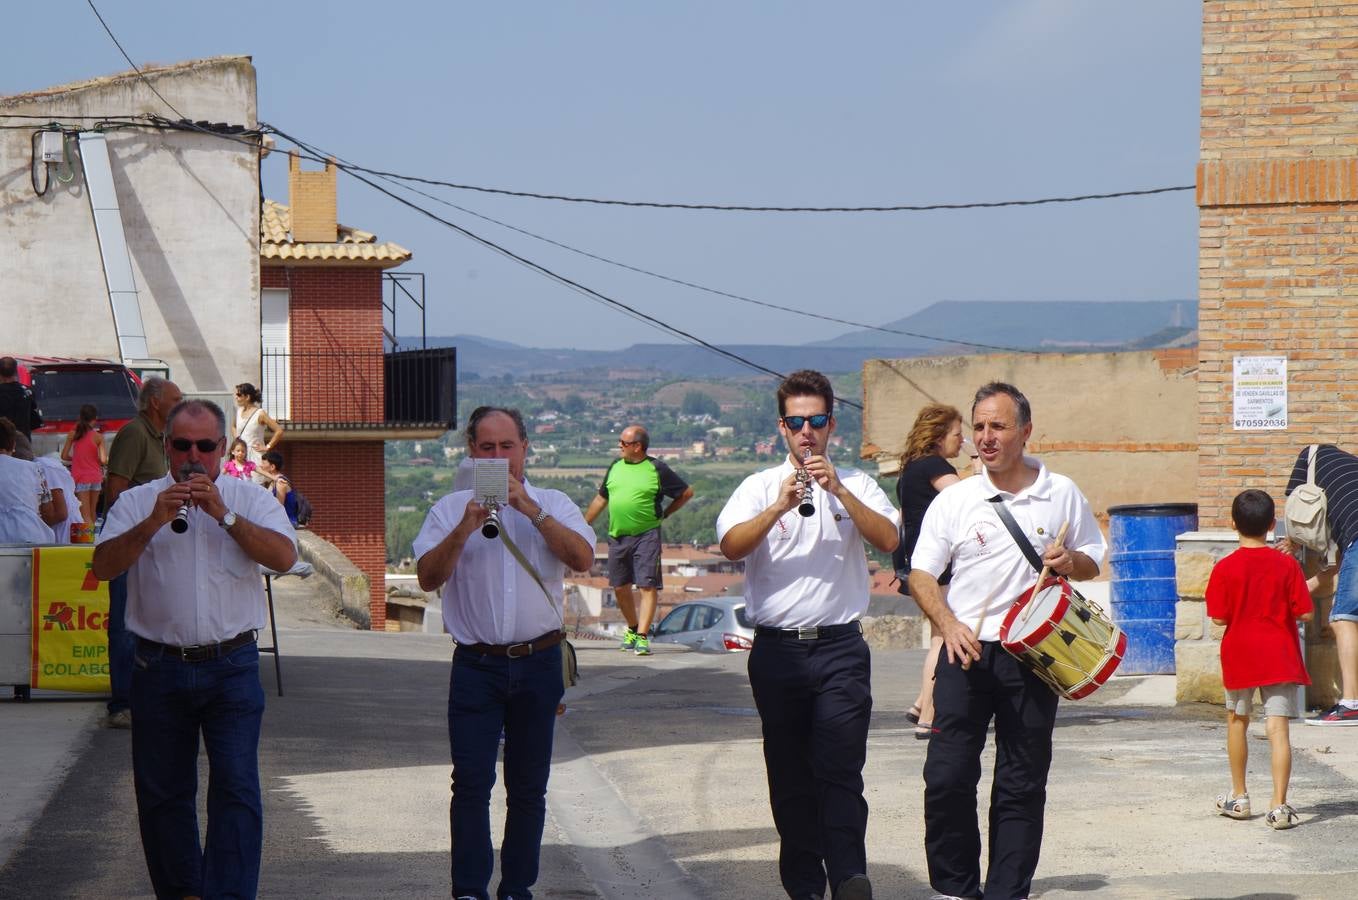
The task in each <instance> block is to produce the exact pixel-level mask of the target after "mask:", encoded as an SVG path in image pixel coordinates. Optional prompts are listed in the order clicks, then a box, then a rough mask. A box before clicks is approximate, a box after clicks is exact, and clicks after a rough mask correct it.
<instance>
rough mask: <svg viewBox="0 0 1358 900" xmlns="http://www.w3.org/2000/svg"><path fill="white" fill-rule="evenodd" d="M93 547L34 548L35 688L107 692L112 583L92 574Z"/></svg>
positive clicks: (33, 669) (32, 675) (32, 682)
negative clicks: (109, 612) (110, 591)
mask: <svg viewBox="0 0 1358 900" xmlns="http://www.w3.org/2000/svg"><path fill="white" fill-rule="evenodd" d="M93 560H94V548H93V547H91V546H89V545H86V546H83V547H77V546H70V547H34V548H33V668H32V673H31V679H32V680H31V682H30V683H31V684H32V686H33V687H35V688H45V689H47V690H55V691H80V692H83V693H108V691H109V671H108V584H106V583H105V582H102V581H99V580H98V579H96V578H95V577H94V573H93V572H92V571H91V568H90V567H91V564H92V562H93Z"/></svg>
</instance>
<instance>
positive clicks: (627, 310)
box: [269, 126, 863, 410]
mask: <svg viewBox="0 0 1358 900" xmlns="http://www.w3.org/2000/svg"><path fill="white" fill-rule="evenodd" d="M269 128H270V130H271V131H273V132H274V133H275V134H277V135H279V136H280V137H283V138H286V139H287V140H289V141H291V142H292V143H294V144H296V145H297V146H298V147H301V148H303V149H304V150H306V151H307V152H309V153H313V154H318V153H319V152H320V151H318V150H317V149H316V148H315V147H312V146H310V145H309V144H307V143H305V142H304V141H301V140H298V139H297V138H295V137H293V136H292V135H290V134H288V133H287V132H285V131H282V130H280V129H278V128H276V127H273V126H269ZM335 165H336V166H337V167H338V168H340V169H342V170H343V171H344V172H345V173H346V174H347V175H349V177H351V178H354V179H357V180H358V181H361V182H363V183H364V184H366V185H368V187H370V188H372V189H373V190H375V191H377V192H378V193H381V194H385V195H386V196H388V197H390V198H391V199H393V200H395V201H396V202H397V203H400V204H402V205H404V206H408V207H410V208H411V209H413V210H415V211H416V212H418V213H421V214H422V215H425V216H427V217H429V218H430V219H433V220H434V221H436V222H439V223H441V224H442V225H445V226H447V227H448V228H451V229H453V230H454V231H456V232H457V233H458V234H461V235H462V236H463V237H466V238H468V239H470V240H472V241H475V242H476V243H478V244H481V245H482V246H484V247H487V248H489V249H491V250H493V251H495V252H496V253H499V254H500V255H502V256H504V257H506V258H508V259H510V260H512V261H513V262H516V263H518V264H519V265H521V266H524V267H525V268H528V269H531V270H532V271H535V272H537V273H538V274H540V275H543V276H545V277H547V278H550V279H551V280H553V281H555V282H557V283H558V284H562V285H564V286H566V287H568V288H570V289H571V290H573V291H576V292H578V293H581V294H584V295H585V296H587V297H589V298H590V299H593V300H595V301H596V302H601V303H605V304H607V305H609V306H611V307H613V308H615V309H617V310H620V311H622V312H623V313H624V314H626V315H629V316H631V317H632V318H634V319H637V320H639V321H643V322H646V323H647V324H649V325H651V326H652V327H654V328H657V329H658V330H660V331H663V332H665V333H667V334H671V335H674V336H675V337H679V338H681V339H683V340H685V341H687V342H689V343H691V344H695V345H697V346H700V347H703V348H704V349H706V350H708V351H710V352H712V353H715V354H717V355H719V356H722V357H725V358H726V359H728V360H731V361H732V362H735V363H738V364H740V365H742V366H745V367H746V368H749V369H753V370H754V371H756V372H759V373H761V374H764V375H771V376H773V377H774V378H778V379H782V378H784V377H785V376H784V375H783V373H781V372H778V371H776V370H774V369H770V368H768V367H767V366H764V365H761V364H759V363H757V362H755V361H753V360H751V359H746V358H745V357H743V356H741V355H740V354H738V353H734V352H732V351H730V350H727V349H725V348H723V347H718V346H717V345H715V344H712V343H710V342H708V341H705V340H703V339H702V338H700V337H698V336H697V335H694V334H691V333H689V332H687V331H684V330H683V329H681V328H678V327H677V326H674V325H670V324H669V323H668V322H664V321H662V320H661V319H658V318H656V317H655V316H652V315H650V314H648V313H644V312H642V311H641V310H639V309H637V308H636V307H634V306H630V305H628V304H626V303H623V302H622V301H621V300H616V299H614V298H612V297H609V296H607V295H605V294H603V293H600V292H599V291H596V290H594V289H593V288H590V287H587V286H585V285H583V284H581V283H580V282H578V281H575V280H573V279H570V278H567V277H566V276H565V275H562V274H560V273H558V272H555V271H553V270H551V269H549V268H547V267H546V266H543V265H541V264H539V263H536V262H533V261H532V260H530V259H528V258H527V257H524V256H520V255H519V254H517V253H515V252H514V251H512V250H510V249H508V248H507V247H503V246H501V245H500V244H497V243H495V242H494V241H492V240H490V239H488V238H484V237H482V236H481V235H479V234H477V233H475V232H473V231H471V230H469V229H467V228H464V227H462V226H461V225H458V224H457V223H455V222H452V221H450V220H448V219H445V218H443V217H442V216H440V215H438V214H437V213H435V212H432V211H431V210H428V209H425V208H424V207H423V206H420V205H419V204H418V203H416V202H414V201H413V200H408V199H406V198H405V197H402V196H401V195H400V194H396V193H393V192H392V191H389V190H387V189H386V188H384V187H382V186H381V185H380V184H377V183H375V182H373V181H370V180H369V179H367V178H364V177H363V176H362V175H360V174H358V173H357V172H355V171H352V170H351V167H349V166H346V165H341V164H340V163H339V162H336V163H335ZM840 402H841V403H843V404H844V405H845V406H851V407H853V408H855V409H859V410H861V409H862V408H863V407H862V405H861V404H858V403H855V402H853V401H851V400H847V399H844V398H840Z"/></svg>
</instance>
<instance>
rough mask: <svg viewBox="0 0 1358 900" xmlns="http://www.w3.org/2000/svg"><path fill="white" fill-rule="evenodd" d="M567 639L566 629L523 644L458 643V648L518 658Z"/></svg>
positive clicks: (550, 632) (471, 651)
mask: <svg viewBox="0 0 1358 900" xmlns="http://www.w3.org/2000/svg"><path fill="white" fill-rule="evenodd" d="M565 639H566V632H564V631H549V632H547V633H546V634H544V635H542V636H541V637H535V638H533V639H532V640H531V641H524V642H523V643H521V644H458V645H457V649H459V650H466V651H468V652H470V653H483V654H485V655H486V656H508V657H509V658H510V659H517V658H518V657H520V656H530V655H532V654H534V653H537V652H538V651H540V650H546V649H548V648H550V647H555V646H556V645H557V644H559V643H561V642H562V641H564V640H565Z"/></svg>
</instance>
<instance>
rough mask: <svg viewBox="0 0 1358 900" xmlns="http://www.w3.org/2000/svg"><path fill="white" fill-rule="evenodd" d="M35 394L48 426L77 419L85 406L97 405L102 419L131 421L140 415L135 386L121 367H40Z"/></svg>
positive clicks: (34, 377)
mask: <svg viewBox="0 0 1358 900" xmlns="http://www.w3.org/2000/svg"><path fill="white" fill-rule="evenodd" d="M33 395H34V396H35V397H36V398H37V401H38V408H39V409H41V410H42V417H43V420H44V421H46V422H47V423H48V424H53V423H55V422H59V421H76V420H78V419H79V418H80V407H81V405H82V404H85V403H93V404H94V405H95V407H96V408H97V409H98V410H99V418H100V419H131V418H135V417H136V415H137V400H136V397H137V387H136V384H135V383H134V382H133V381H132V378H131V377H130V376H129V375H128V374H127V372H126V371H125V370H123V369H120V368H113V367H110V368H107V369H43V368H37V369H35V370H34V372H33Z"/></svg>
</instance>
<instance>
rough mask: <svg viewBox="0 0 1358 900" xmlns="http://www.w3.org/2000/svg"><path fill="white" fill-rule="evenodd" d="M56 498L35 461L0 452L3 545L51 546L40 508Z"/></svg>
mask: <svg viewBox="0 0 1358 900" xmlns="http://www.w3.org/2000/svg"><path fill="white" fill-rule="evenodd" d="M51 499H52V492H51V491H50V490H48V488H47V480H46V479H45V478H43V475H42V469H40V468H39V467H38V464H37V463H35V462H29V461H28V460H26V459H15V458H14V457H12V456H10V455H9V454H7V453H0V544H50V543H52V529H51V528H48V527H47V523H46V522H44V521H43V520H42V516H41V515H39V513H38V507H39V506H40V505H41V504H43V503H46V502H47V501H49V500H51Z"/></svg>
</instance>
